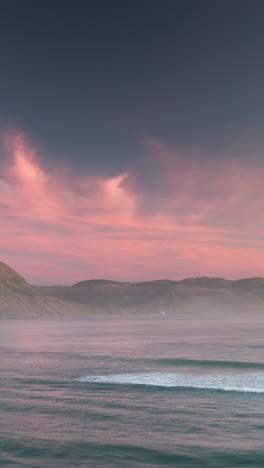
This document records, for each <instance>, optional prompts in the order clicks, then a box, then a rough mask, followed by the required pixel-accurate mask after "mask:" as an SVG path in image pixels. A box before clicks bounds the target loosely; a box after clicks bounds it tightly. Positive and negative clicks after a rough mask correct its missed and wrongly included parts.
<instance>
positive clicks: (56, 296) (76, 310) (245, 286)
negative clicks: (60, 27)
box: [0, 262, 264, 318]
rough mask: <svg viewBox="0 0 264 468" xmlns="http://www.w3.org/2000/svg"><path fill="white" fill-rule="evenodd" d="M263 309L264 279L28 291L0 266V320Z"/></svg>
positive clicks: (88, 283) (99, 283)
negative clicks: (0, 318)
mask: <svg viewBox="0 0 264 468" xmlns="http://www.w3.org/2000/svg"><path fill="white" fill-rule="evenodd" d="M252 308H254V309H257V310H264V278H246V279H241V280H226V279H224V278H208V277H198V278H186V279H184V280H181V281H173V280H167V279H162V280H155V281H144V282H121V281H112V280H108V279H90V280H84V281H80V282H78V283H75V284H73V285H72V286H65V285H55V286H33V285H30V284H29V283H27V281H26V280H25V279H24V278H23V277H22V276H20V275H19V274H18V273H17V272H16V271H15V270H13V269H12V268H10V267H9V266H8V265H7V264H5V263H3V262H0V317H7V318H8V317H10V318H12V317H39V318H41V317H77V316H78V317H79V316H87V315H90V314H105V313H126V314H130V313H132V314H133V313H140V314H143V313H148V314H150V313H175V312H189V311H192V312H200V311H214V310H216V311H220V312H226V311H241V310H244V311H248V310H251V309H252Z"/></svg>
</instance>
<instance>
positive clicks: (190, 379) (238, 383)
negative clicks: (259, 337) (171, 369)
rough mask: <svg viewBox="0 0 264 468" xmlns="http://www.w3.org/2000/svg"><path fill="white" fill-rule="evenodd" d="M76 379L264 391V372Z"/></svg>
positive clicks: (90, 376) (109, 376)
mask: <svg viewBox="0 0 264 468" xmlns="http://www.w3.org/2000/svg"><path fill="white" fill-rule="evenodd" d="M76 380H78V381H79V382H91V383H100V384H121V385H122V384H126V385H129V384H130V385H149V386H155V387H177V388H193V389H206V390H222V391H229V392H233V391H235V392H252V393H264V374H240V375H203V376H190V375H185V374H175V373H147V374H117V375H88V376H83V377H79V378H77V379H76Z"/></svg>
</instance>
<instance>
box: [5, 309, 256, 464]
mask: <svg viewBox="0 0 264 468" xmlns="http://www.w3.org/2000/svg"><path fill="white" fill-rule="evenodd" d="M263 323H264V315H263V316H262V315H261V314H258V315H250V314H248V315H246V314H244V315H241V316H238V315H236V316H233V317H226V316H225V315H224V314H223V316H222V317H219V316H218V317H216V316H213V315H212V316H210V315H209V314H206V315H199V316H198V317H195V316H194V315H192V316H191V315H188V316H186V317H184V316H174V317H172V316H166V315H165V316H157V317H133V318H131V317H118V316H115V317H99V318H89V319H87V320H2V321H1V322H0V358H1V373H0V380H1V381H0V431H1V439H0V466H3V467H21V468H22V467H34V468H37V467H39V468H42V467H54V468H55V467H65V468H67V467H109V468H119V467H120V468H126V467H163V466H164V467H165V466H166V467H212V468H213V467H226V468H232V467H242V466H243V467H258V468H260V467H263V466H264V340H263Z"/></svg>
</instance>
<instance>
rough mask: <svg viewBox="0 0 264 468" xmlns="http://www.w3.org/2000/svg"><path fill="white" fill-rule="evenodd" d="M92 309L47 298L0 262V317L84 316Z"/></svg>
mask: <svg viewBox="0 0 264 468" xmlns="http://www.w3.org/2000/svg"><path fill="white" fill-rule="evenodd" d="M92 312H94V310H93V308H91V307H87V306H83V305H80V304H78V303H74V304H73V303H70V302H69V301H67V302H65V301H63V300H61V299H57V298H54V297H48V296H47V295H45V294H43V292H41V291H39V290H38V289H37V288H35V287H33V286H31V285H30V284H28V283H27V282H26V281H25V279H24V278H23V277H22V276H20V275H19V274H18V273H17V272H16V271H15V270H13V269H12V268H10V267H9V266H8V265H6V264H5V263H3V262H0V317H1V318H20V317H21V318H24V317H28V318H30V317H36V318H37V317H61V316H63V317H64V316H66V317H67V316H69V317H74V316H85V315H88V314H89V313H92Z"/></svg>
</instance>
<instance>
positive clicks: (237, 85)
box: [0, 0, 264, 175]
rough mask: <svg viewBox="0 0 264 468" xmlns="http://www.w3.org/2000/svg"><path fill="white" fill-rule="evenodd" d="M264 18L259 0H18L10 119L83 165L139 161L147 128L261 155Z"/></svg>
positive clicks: (181, 141) (8, 87)
mask: <svg viewBox="0 0 264 468" xmlns="http://www.w3.org/2000/svg"><path fill="white" fill-rule="evenodd" d="M263 20H264V5H263V2H260V1H257V0H253V1H251V2H250V3H249V2H248V1H243V0H242V1H239V2H238V1H236V0H228V1H225V0H224V1H222V2H210V1H204V0H202V1H199V2H197V1H194V0H193V1H184V2H183V1H176V2H175V1H165V2H161V1H153V2H150V1H140V2H132V3H130V4H129V3H127V2H121V1H115V2H106V1H105V2H100V3H99V4H98V5H94V4H93V5H91V4H89V3H87V2H82V1H81V2H77V3H76V4H73V3H72V2H70V3H67V2H60V1H57V2H52V3H51V2H49V1H47V2H42V3H41V4H40V3H39V2H33V1H27V2H18V1H15V2H11V3H9V4H6V5H5V6H4V7H2V11H1V20H0V21H1V25H0V26H1V33H0V34H1V37H0V39H1V40H0V43H1V77H0V102H1V109H0V120H1V122H3V125H6V126H8V125H15V126H16V127H19V128H21V129H22V130H23V131H25V132H26V133H28V134H29V135H30V136H31V137H32V138H33V140H35V141H36V142H37V144H39V145H40V146H42V147H43V152H45V151H46V158H47V159H48V158H54V159H59V160H62V161H67V162H70V163H72V167H73V170H75V171H78V170H80V171H81V170H82V168H83V167H85V166H86V167H89V168H90V170H92V171H93V172H97V173H105V174H108V175H110V174H115V173H116V172H120V171H124V170H126V168H127V166H128V165H129V164H131V162H134V163H136V162H138V165H140V163H141V159H142V147H141V146H140V144H139V140H140V139H141V134H142V133H144V134H150V135H152V136H154V137H155V138H157V139H160V140H161V141H165V142H167V143H168V144H170V145H176V146H180V147H184V146H187V147H189V146H192V147H195V148H196V149H197V150H200V151H205V152H207V153H209V154H210V157H215V158H219V157H220V156H221V154H228V152H229V151H231V152H232V153H233V154H234V153H235V152H236V153H237V155H238V157H239V155H240V152H241V151H240V150H241V148H243V149H245V147H247V149H248V154H250V153H252V151H253V152H254V153H256V152H257V150H258V149H259V148H260V147H262V146H263V131H262V122H263V104H264V103H263V100H264V97H263V93H262V85H263V79H264V68H263V53H262V46H263V40H264V33H263Z"/></svg>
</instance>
